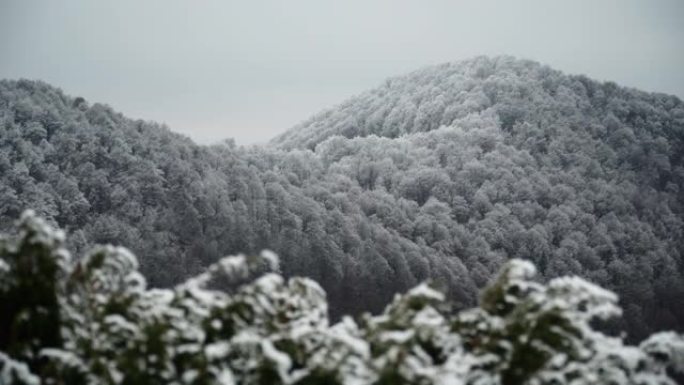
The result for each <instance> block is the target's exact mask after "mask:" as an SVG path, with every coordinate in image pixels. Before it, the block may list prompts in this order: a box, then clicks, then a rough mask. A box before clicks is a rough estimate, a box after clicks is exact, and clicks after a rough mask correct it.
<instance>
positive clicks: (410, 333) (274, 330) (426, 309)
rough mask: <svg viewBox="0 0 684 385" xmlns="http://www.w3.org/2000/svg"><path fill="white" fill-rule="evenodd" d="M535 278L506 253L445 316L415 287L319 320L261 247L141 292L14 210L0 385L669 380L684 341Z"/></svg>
mask: <svg viewBox="0 0 684 385" xmlns="http://www.w3.org/2000/svg"><path fill="white" fill-rule="evenodd" d="M534 273H535V268H534V266H533V265H532V264H531V263H529V262H527V261H522V260H519V259H513V260H511V261H509V262H507V263H506V264H505V266H504V267H503V269H502V270H501V272H500V273H499V274H498V277H497V278H496V279H495V280H494V281H493V282H491V283H490V285H489V286H488V287H487V288H486V289H485V290H484V291H483V292H482V294H481V296H480V300H479V306H477V307H475V308H472V309H469V310H464V311H461V312H459V313H454V312H453V311H452V309H450V307H449V303H448V302H447V301H445V296H444V294H443V293H442V292H440V291H438V290H435V289H434V288H432V287H430V286H429V285H427V284H425V283H423V284H420V285H418V286H416V287H415V288H413V289H411V290H410V291H408V292H407V293H405V294H401V295H400V294H398V295H396V296H395V297H394V299H393V301H392V302H391V303H390V304H389V305H388V306H387V307H386V308H385V309H384V310H383V311H382V312H381V313H380V314H378V315H376V316H371V315H369V314H365V315H363V316H361V317H357V318H356V319H353V318H351V317H346V316H345V317H344V318H342V320H341V321H340V322H338V323H335V324H331V322H330V320H329V318H328V312H327V302H326V297H325V292H324V291H323V289H322V288H321V287H320V286H319V285H318V284H317V283H316V282H314V281H312V280H310V279H308V278H297V277H294V278H289V279H285V278H283V277H282V276H281V275H280V274H278V258H277V257H276V256H275V255H274V254H272V253H270V252H263V253H262V254H261V255H260V256H258V257H246V256H244V255H240V256H232V257H225V258H222V259H220V260H219V261H218V262H216V263H215V264H212V265H210V266H209V268H208V269H207V270H206V271H205V272H203V273H201V274H199V275H197V276H195V277H192V278H189V279H187V280H186V281H184V282H182V283H179V284H178V285H176V286H174V287H173V288H169V289H150V288H148V287H147V285H146V282H145V278H144V277H143V276H142V275H141V274H140V273H139V271H138V264H137V259H136V258H135V257H134V256H133V255H132V254H131V253H129V252H128V251H127V250H125V249H123V248H117V247H112V246H107V247H97V248H95V249H93V250H91V251H90V252H88V253H86V254H85V256H84V257H82V258H78V259H76V258H72V256H71V254H70V253H69V252H68V251H67V250H66V249H65V248H64V233H63V232H60V231H55V230H54V229H52V228H50V227H49V226H47V225H46V224H45V222H43V221H42V220H40V219H39V218H37V217H36V216H35V214H34V213H32V212H26V213H24V215H23V216H22V218H21V220H20V222H19V223H18V231H17V234H16V235H13V236H9V237H7V236H3V237H2V238H0V310H2V311H0V383H2V384H8V385H10V384H11V385H19V384H21V385H34V384H40V383H44V384H70V385H81V384H146V385H150V384H197V385H199V384H222V385H232V384H426V385H427V384H473V385H475V384H478V385H495V384H506V385H515V384H561V383H562V384H576V385H580V384H587V385H589V384H592V385H593V384H599V383H600V384H643V385H667V384H672V385H674V384H675V382H674V380H673V379H672V378H670V377H669V373H668V370H680V371H682V370H684V337H683V336H681V335H678V334H675V333H671V332H663V333H658V334H655V335H652V336H651V337H649V338H648V339H646V340H645V341H643V342H641V343H640V344H639V345H635V346H631V345H626V344H624V342H623V340H622V338H621V337H611V336H608V335H605V334H603V333H601V332H599V331H596V330H594V329H593V328H592V322H593V321H596V320H602V319H606V318H609V317H615V316H619V314H620V308H619V307H618V306H617V297H616V296H615V295H614V294H613V293H611V292H609V291H606V290H604V289H601V288H599V287H597V286H595V285H593V284H591V283H588V282H586V281H584V280H582V279H580V278H578V277H562V278H555V279H552V280H550V281H549V282H548V283H546V284H542V283H539V282H537V281H535V280H534V279H533V278H534ZM218 288H221V290H219V289H218Z"/></svg>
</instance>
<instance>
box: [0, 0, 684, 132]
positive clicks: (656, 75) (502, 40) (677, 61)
mask: <svg viewBox="0 0 684 385" xmlns="http://www.w3.org/2000/svg"><path fill="white" fill-rule="evenodd" d="M481 54H486V55H498V54H509V55H514V56H516V57H519V58H528V59H534V60H537V61H540V62H542V63H545V64H549V65H551V66H552V67H554V68H557V69H560V70H563V71H565V72H568V73H584V74H587V75H589V76H590V77H593V78H597V79H599V80H613V81H616V82H618V83H620V84H623V85H627V86H633V87H637V88H641V89H645V90H648V91H660V92H667V93H672V94H676V95H678V96H680V97H682V96H684V1H682V0H662V1H661V0H639V1H631V0H614V1H607V0H606V1H603V0H581V1H578V0H568V1H550V0H538V1H536V0H535V1H508V0H501V1H482V0H477V1H457V0H445V1H431V0H423V1H418V0H412V1H402V0H388V1H374V0H343V1H342V0H341V1H327V0H307V1H298V0H289V1H284V0H283V1H277V0H252V1H248V0H244V1H226V0H217V1H190V0H187V1H176V0H158V1H138V0H125V1H122V0H117V1H108V2H105V1H92V0H82V1H70V0H68V1H33V0H28V1H27V0H16V1H14V0H0V78H20V77H22V78H30V79H42V80H45V81H47V82H49V83H51V84H53V85H55V86H58V87H60V88H62V89H63V90H64V91H65V92H66V93H68V94H71V95H80V96H83V97H85V98H86V99H88V100H89V101H90V102H105V103H107V104H109V105H111V106H112V107H114V108H115V109H117V110H119V111H121V112H123V113H124V114H126V115H128V116H130V117H133V118H143V119H150V120H156V121H160V122H165V123H167V124H168V125H169V126H170V127H171V129H172V130H174V131H177V132H181V133H184V134H186V135H188V136H190V137H192V138H194V139H195V140H196V141H198V142H200V143H210V142H214V141H219V140H221V139H224V138H230V137H232V138H235V139H236V141H237V142H238V143H240V144H249V143H258V142H265V141H267V140H268V139H270V138H272V137H273V136H274V135H276V134H278V133H280V132H282V131H284V130H285V129H287V128H289V127H291V126H292V125H294V124H296V123H298V122H300V121H301V120H304V119H305V118H307V117H308V116H309V115H311V114H313V113H315V112H317V111H319V110H320V109H322V108H325V107H329V106H332V105H335V104H337V103H339V102H341V101H343V100H344V99H346V98H348V97H350V96H352V95H354V94H357V93H360V92H362V91H364V90H366V89H368V88H371V87H374V86H376V85H377V84H379V83H380V82H381V81H382V80H383V79H384V78H386V77H389V76H393V75H400V74H402V73H405V72H408V71H411V70H414V69H417V68H419V67H421V66H425V65H431V64H438V63H442V62H447V61H456V60H461V59H466V58H469V57H472V56H476V55H481Z"/></svg>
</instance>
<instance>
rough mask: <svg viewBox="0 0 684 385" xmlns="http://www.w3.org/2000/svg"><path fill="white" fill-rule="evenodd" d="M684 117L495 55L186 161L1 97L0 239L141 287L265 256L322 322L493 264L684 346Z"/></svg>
mask: <svg viewBox="0 0 684 385" xmlns="http://www.w3.org/2000/svg"><path fill="white" fill-rule="evenodd" d="M683 191H684V104H683V103H682V101H681V100H679V99H678V98H676V97H674V96H669V95H663V94H655V93H646V92H642V91H638V90H634V89H628V88H623V87H620V86H618V85H616V84H614V83H610V82H607V83H600V82H596V81H594V80H591V79H588V78H586V77H584V76H574V75H565V74H562V73H560V72H558V71H555V70H553V69H550V68H548V67H546V66H543V65H540V64H538V63H534V62H530V61H522V60H515V59H512V58H509V57H498V58H484V57H481V58H475V59H472V60H468V61H463V62H459V63H451V64H444V65H440V66H435V67H429V68H425V69H422V70H419V71H417V72H414V73H411V74H408V75H406V76H401V77H396V78H392V79H389V80H387V81H386V82H384V83H383V84H382V85H380V86H379V87H377V88H375V89H373V90H370V91H368V92H366V93H364V94H361V95H359V96H357V97H354V98H351V99H350V100H348V101H346V102H343V103H342V104H340V105H339V106H336V107H334V108H332V109H329V110H326V111H324V112H322V113H320V114H317V115H315V116H314V117H312V118H310V119H308V120H307V121H305V122H303V123H302V124H300V125H298V126H296V127H294V128H292V129H291V130H290V131H288V132H286V133H285V134H283V135H282V136H280V137H278V138H276V139H274V140H273V141H272V142H271V143H270V144H268V145H265V146H258V147H238V146H235V145H234V144H233V143H232V142H225V143H221V144H217V145H213V146H200V145H197V144H195V143H193V142H192V141H191V140H189V139H187V138H185V137H182V136H180V135H177V134H174V133H172V132H171V131H169V130H168V129H167V128H166V127H164V126H163V125H159V124H156V123H154V122H145V121H141V120H133V119H129V118H126V117H125V116H123V115H122V114H120V113H117V112H115V111H113V110H112V109H111V108H109V107H108V106H106V105H102V104H98V103H94V104H91V103H89V102H88V101H86V100H85V99H83V98H79V97H71V96H68V95H66V94H65V93H63V92H62V91H61V90H59V89H57V88H54V87H52V86H50V85H47V84H45V83H43V82H39V81H28V80H18V81H12V80H3V81H0V217H1V218H2V219H3V221H2V222H0V227H2V229H1V230H4V231H9V230H10V224H11V221H12V220H14V219H16V218H18V217H19V216H20V214H21V212H22V211H24V210H25V209H27V208H31V209H34V210H35V211H36V212H37V213H38V215H40V216H42V217H44V218H45V219H46V221H48V223H50V224H52V225H54V226H57V227H59V228H62V229H64V230H65V231H66V233H67V234H68V235H69V238H68V239H69V246H70V247H71V248H72V249H73V250H75V251H76V252H77V253H82V252H84V251H85V250H86V246H87V245H89V244H113V245H122V246H126V247H128V248H130V249H131V250H132V251H133V252H134V253H135V254H136V255H138V256H139V258H140V270H141V272H142V273H143V275H144V276H145V277H146V278H147V281H148V282H149V283H150V285H151V286H153V287H172V286H174V285H177V284H180V283H181V282H184V281H185V279H187V278H188V277H190V276H194V275H196V274H200V273H201V272H202V271H204V269H205V268H206V267H207V266H210V265H212V264H213V263H216V262H217V261H218V260H219V259H220V258H221V257H222V256H224V255H233V254H238V253H246V254H258V252H259V251H260V250H261V249H270V250H274V251H275V252H276V253H277V254H278V255H279V256H280V258H281V264H280V266H281V272H282V274H283V275H284V276H285V277H292V276H305V277H309V278H312V279H314V280H316V281H317V282H319V283H320V285H321V286H322V287H323V289H325V291H326V293H327V298H328V301H329V304H330V309H329V310H330V312H331V313H332V316H333V319H337V317H338V316H340V315H342V314H348V313H349V314H359V313H360V312H362V311H368V310H370V311H373V312H376V313H377V312H380V311H382V309H384V308H385V306H386V305H387V304H388V303H389V302H390V301H391V299H392V298H393V296H394V294H396V293H400V292H406V291H407V290H409V289H410V288H412V287H415V286H416V285H418V284H419V283H420V282H423V281H424V280H426V279H430V280H432V282H433V283H434V285H435V286H436V287H439V288H440V289H441V290H442V291H443V293H444V294H445V295H446V296H447V298H448V299H449V301H450V303H453V304H454V306H455V307H456V308H459V309H465V308H469V307H472V306H475V305H476V303H477V297H478V295H477V293H478V292H479V291H480V289H481V288H483V287H484V286H485V285H486V284H487V282H489V281H490V280H491V279H493V278H494V277H495V276H496V274H497V272H498V271H500V269H502V268H503V266H504V265H505V264H506V261H508V260H512V259H525V260H528V261H531V262H532V263H534V264H535V265H536V266H537V269H538V270H539V274H540V276H541V277H543V278H544V279H551V278H554V277H560V276H565V275H577V276H580V277H583V278H585V279H587V280H589V281H590V282H592V283H595V284H598V285H600V286H603V287H606V288H608V289H610V290H613V291H615V292H616V293H617V294H618V295H619V296H620V305H621V307H622V308H623V312H624V316H623V317H622V318H620V319H617V320H613V321H610V322H609V323H608V326H607V328H608V329H612V330H622V329H624V330H627V332H628V333H629V334H628V335H629V338H630V339H633V340H635V341H636V340H641V339H643V338H644V337H646V336H647V335H648V334H650V333H651V332H653V331H655V330H667V329H674V330H678V331H682V330H684V276H683V274H684V261H683V259H682V253H683V251H684V206H683V205H684V193H682V192H683Z"/></svg>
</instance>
